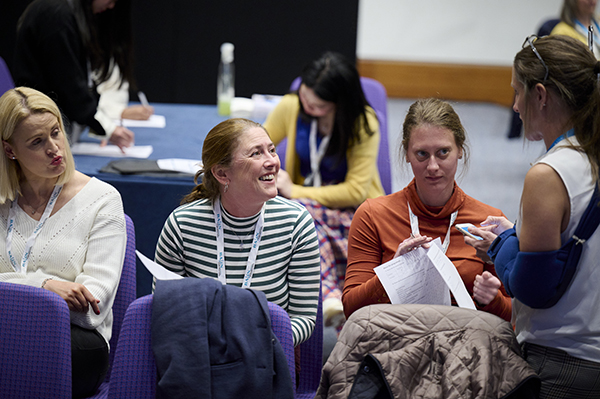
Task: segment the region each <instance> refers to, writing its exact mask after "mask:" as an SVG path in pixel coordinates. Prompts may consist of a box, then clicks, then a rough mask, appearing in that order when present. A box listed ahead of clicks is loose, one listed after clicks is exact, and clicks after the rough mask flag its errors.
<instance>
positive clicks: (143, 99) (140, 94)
mask: <svg viewBox="0 0 600 399" xmlns="http://www.w3.org/2000/svg"><path fill="white" fill-rule="evenodd" d="M138 97H139V98H140V102H141V103H142V105H143V106H144V107H149V106H150V104H148V99H147V98H146V95H145V94H144V92H143V91H138Z"/></svg>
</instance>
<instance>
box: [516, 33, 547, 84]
mask: <svg viewBox="0 0 600 399" xmlns="http://www.w3.org/2000/svg"><path fill="white" fill-rule="evenodd" d="M537 39H538V37H537V35H531V36H527V38H526V39H525V41H524V42H523V46H521V47H522V48H525V46H526V45H527V44H529V46H530V47H531V49H532V50H533V53H534V54H535V55H536V57H538V59H539V60H540V62H541V63H542V65H543V66H544V69H546V74H545V75H544V81H543V83H544V84H545V83H546V80H547V79H548V73H549V72H550V71H549V69H548V65H546V63H545V62H544V60H543V59H542V56H541V55H540V53H538V51H537V49H536V48H535V46H534V45H533V42H535V41H536V40H537Z"/></svg>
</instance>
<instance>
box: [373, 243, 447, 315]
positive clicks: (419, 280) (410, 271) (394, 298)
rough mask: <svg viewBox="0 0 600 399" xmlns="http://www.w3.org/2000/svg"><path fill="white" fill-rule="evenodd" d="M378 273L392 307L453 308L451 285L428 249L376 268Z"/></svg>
mask: <svg viewBox="0 0 600 399" xmlns="http://www.w3.org/2000/svg"><path fill="white" fill-rule="evenodd" d="M438 240H439V239H438ZM375 274H377V276H378V277H379V281H381V284H382V285H383V288H385V292H386V293H387V294H388V297H389V298H390V301H391V302H392V303H393V304H408V303H414V304H427V305H447V306H449V305H450V291H449V290H448V286H447V285H446V283H445V282H444V279H443V278H442V277H441V276H440V274H439V272H438V271H437V269H436V268H435V266H434V265H433V263H432V262H431V260H430V259H429V257H428V256H427V250H426V249H425V248H417V249H415V250H414V251H411V252H409V253H407V254H405V255H403V256H399V257H397V258H395V259H392V260H391V261H389V262H386V263H384V264H383V265H381V266H377V267H376V268H375Z"/></svg>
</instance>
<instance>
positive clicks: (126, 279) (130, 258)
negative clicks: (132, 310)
mask: <svg viewBox="0 0 600 399" xmlns="http://www.w3.org/2000/svg"><path fill="white" fill-rule="evenodd" d="M125 226H126V228H127V246H126V248H125V259H124V262H123V271H122V272H121V281H120V282H119V287H118V288H117V295H116V297H115V301H114V303H113V308H112V311H113V326H112V336H111V338H110V357H109V366H108V372H107V373H106V378H105V379H104V382H102V384H101V385H100V387H99V388H98V392H96V394H95V395H94V396H92V398H98V399H99V398H106V397H108V387H109V384H110V377H111V374H112V364H113V362H114V358H115V350H116V349H117V342H119V335H120V332H121V325H122V324H123V318H124V317H125V312H126V311H127V308H128V307H129V304H131V302H133V301H134V300H135V297H136V258H135V227H134V225H133V221H132V220H131V218H130V217H129V216H128V215H125Z"/></svg>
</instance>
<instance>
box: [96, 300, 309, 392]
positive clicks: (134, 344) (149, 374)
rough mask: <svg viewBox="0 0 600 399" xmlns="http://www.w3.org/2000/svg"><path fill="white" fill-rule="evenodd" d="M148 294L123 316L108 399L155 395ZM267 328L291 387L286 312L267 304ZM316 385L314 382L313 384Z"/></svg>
mask: <svg viewBox="0 0 600 399" xmlns="http://www.w3.org/2000/svg"><path fill="white" fill-rule="evenodd" d="M153 298H154V296H153V295H152V294H150V295H146V296H143V297H141V298H138V299H136V300H135V301H133V302H132V303H131V305H130V306H129V309H127V312H126V313H125V318H124V319H123V326H122V329H121V335H120V338H119V343H118V345H117V348H116V353H115V360H114V364H113V371H112V375H111V380H110V387H109V393H108V397H109V398H111V399H112V398H119V399H121V398H122V399H128V398H136V399H152V398H154V397H155V394H156V363H155V361H154V355H153V353H152V345H151V337H152V333H151V328H150V327H151V321H152V300H153ZM268 305H269V313H270V316H271V328H272V329H273V332H274V333H275V336H277V339H279V342H280V343H281V345H282V347H283V349H284V352H285V356H286V359H287V361H288V367H289V370H290V373H291V375H292V384H294V385H295V379H296V378H295V363H294V347H293V341H292V327H291V324H290V318H289V316H288V315H287V313H286V312H285V311H284V310H283V309H282V308H281V307H280V306H278V305H275V304H273V303H270V302H269V304H268ZM317 383H318V381H317Z"/></svg>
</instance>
